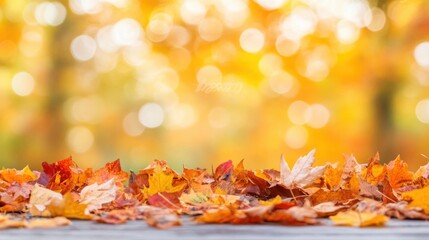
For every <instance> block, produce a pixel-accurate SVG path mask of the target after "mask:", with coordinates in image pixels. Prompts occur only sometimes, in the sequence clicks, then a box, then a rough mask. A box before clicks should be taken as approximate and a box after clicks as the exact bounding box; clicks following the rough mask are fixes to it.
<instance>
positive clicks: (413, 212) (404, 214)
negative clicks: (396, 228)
mask: <svg viewBox="0 0 429 240" xmlns="http://www.w3.org/2000/svg"><path fill="white" fill-rule="evenodd" d="M384 214H385V215H387V216H390V217H395V218H397V219H400V220H403V219H422V220H429V216H428V215H426V214H425V213H424V210H423V209H422V208H415V207H409V206H408V202H406V201H401V202H397V203H389V204H387V205H386V212H385V213H384Z"/></svg>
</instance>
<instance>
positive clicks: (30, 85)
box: [12, 72, 35, 96]
mask: <svg viewBox="0 0 429 240" xmlns="http://www.w3.org/2000/svg"><path fill="white" fill-rule="evenodd" d="M34 86H35V82H34V79H33V76H31V75H30V74H29V73H27V72H19V73H17V74H15V75H14V76H13V78H12V90H13V91H14V92H15V93H16V94H17V95H19V96H28V95H30V94H31V92H33V89H34Z"/></svg>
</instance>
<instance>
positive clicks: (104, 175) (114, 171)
mask: <svg viewBox="0 0 429 240" xmlns="http://www.w3.org/2000/svg"><path fill="white" fill-rule="evenodd" d="M128 177H129V174H128V173H127V172H124V171H122V168H121V162H120V160H119V159H117V160H115V161H113V162H110V163H106V165H105V166H104V167H103V168H100V169H98V170H97V171H95V172H94V173H93V174H92V176H91V177H90V178H89V179H88V184H93V183H98V184H103V183H105V182H107V181H109V180H110V179H112V178H113V179H114V180H113V181H114V183H115V184H116V185H117V186H118V187H123V182H125V181H126V180H127V179H128Z"/></svg>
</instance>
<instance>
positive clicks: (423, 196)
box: [402, 187, 429, 214]
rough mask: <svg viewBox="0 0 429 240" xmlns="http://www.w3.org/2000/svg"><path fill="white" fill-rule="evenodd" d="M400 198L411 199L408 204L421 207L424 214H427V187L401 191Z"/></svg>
mask: <svg viewBox="0 0 429 240" xmlns="http://www.w3.org/2000/svg"><path fill="white" fill-rule="evenodd" d="M402 198H403V199H404V200H411V202H410V204H409V205H408V206H410V207H419V208H422V209H423V210H424V211H425V214H429V201H428V199H429V187H425V188H422V189H416V190H413V191H410V192H404V193H402Z"/></svg>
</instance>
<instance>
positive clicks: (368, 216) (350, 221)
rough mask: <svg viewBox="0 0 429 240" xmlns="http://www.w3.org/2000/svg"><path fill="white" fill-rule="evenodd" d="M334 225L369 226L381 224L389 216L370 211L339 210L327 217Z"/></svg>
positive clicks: (387, 219)
mask: <svg viewBox="0 0 429 240" xmlns="http://www.w3.org/2000/svg"><path fill="white" fill-rule="evenodd" d="M329 218H330V219H331V220H332V222H333V223H334V225H340V226H352V227H371V226H382V225H384V224H385V223H386V222H387V221H389V217H387V216H384V215H381V214H376V213H370V212H364V213H361V212H358V211H353V210H349V211H346V212H340V213H338V214H337V215H335V216H331V217H329Z"/></svg>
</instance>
